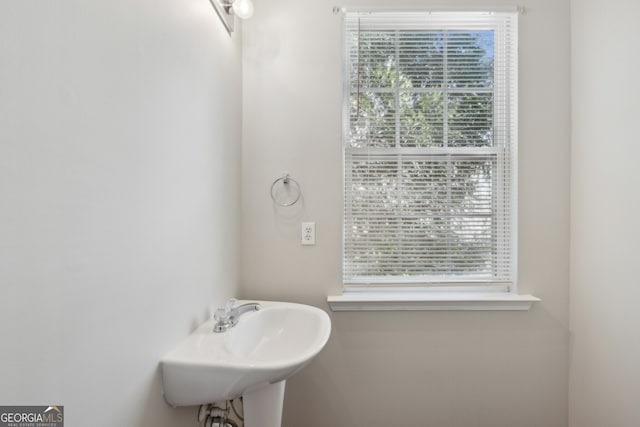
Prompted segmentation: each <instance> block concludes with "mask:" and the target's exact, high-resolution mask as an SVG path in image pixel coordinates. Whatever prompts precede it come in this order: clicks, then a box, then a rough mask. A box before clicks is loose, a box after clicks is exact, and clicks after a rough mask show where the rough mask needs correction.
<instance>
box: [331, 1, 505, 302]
mask: <svg viewBox="0 0 640 427" xmlns="http://www.w3.org/2000/svg"><path fill="white" fill-rule="evenodd" d="M344 37H345V39H344V45H345V57H344V58H345V67H344V79H345V99H344V113H343V122H344V135H343V149H344V236H343V246H344V247H343V280H344V284H345V287H346V288H357V287H362V286H366V287H367V288H368V287H376V286H382V287H393V288H394V289H395V288H398V287H408V286H421V287H423V286H438V287H439V286H452V285H453V286H456V285H457V286H464V287H467V286H473V287H475V286H482V287H483V288H486V287H489V288H495V289H500V290H505V289H507V290H511V291H514V289H513V286H514V284H515V260H516V256H515V251H516V244H515V238H516V236H515V221H516V215H515V209H516V203H515V201H516V198H515V197H516V196H515V190H516V167H515V166H516V163H515V162H516V139H517V125H516V118H517V112H516V107H517V96H516V95H517V94H516V83H517V82H516V78H517V61H516V58H517V15H516V13H502V12H496V13H485V12H465V13H462V12H431V13H415V12H411V13H409V12H403V13H399V12H398V13H389V12H385V13H382V12H379V13H378V12H374V13H351V12H350V13H347V14H346V16H345V32H344ZM476 289H477V288H476Z"/></svg>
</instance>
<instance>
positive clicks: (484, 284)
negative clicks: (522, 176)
mask: <svg viewBox="0 0 640 427" xmlns="http://www.w3.org/2000/svg"><path fill="white" fill-rule="evenodd" d="M405 13H406V12H405ZM435 13H441V12H435ZM444 13H455V14H460V13H465V12H444ZM469 13H477V12H475V11H469ZM485 13H486V12H485ZM496 13H508V14H509V15H510V17H511V19H512V20H513V24H512V25H514V26H515V29H514V30H513V33H514V34H513V35H512V41H511V42H512V47H513V49H514V50H515V52H512V53H511V54H512V57H511V58H510V59H511V61H514V62H513V64H512V68H514V70H513V73H512V74H511V75H510V78H511V79H514V80H515V81H514V82H513V86H512V88H515V93H510V94H509V98H510V103H511V104H510V108H509V111H508V112H509V114H510V120H509V124H508V126H515V129H508V130H507V131H508V132H510V138H509V140H510V144H511V148H510V150H511V154H510V160H509V161H510V167H511V171H512V173H511V175H510V176H509V179H510V180H511V182H510V185H511V190H510V197H511V200H510V207H509V210H510V213H509V215H510V218H509V219H510V225H509V226H510V227H511V233H510V238H511V250H510V260H511V261H510V266H511V277H510V279H511V280H509V281H507V282H502V281H501V282H495V281H479V282H474V281H468V280H466V281H464V280H463V281H423V280H417V281H416V280H394V279H393V278H394V277H396V276H389V277H390V279H391V280H385V279H375V278H372V277H370V278H365V279H360V280H347V279H345V274H344V269H345V262H346V258H345V257H346V254H345V247H346V231H345V228H346V222H345V219H346V212H347V197H346V196H347V192H346V182H347V181H346V180H347V173H348V172H347V144H348V143H349V130H350V117H349V103H350V91H351V86H350V76H349V61H350V58H349V56H348V52H347V48H346V45H347V37H348V34H347V26H346V19H345V24H344V26H343V37H342V40H343V43H344V44H345V46H344V48H343V50H342V51H343V55H344V57H343V67H344V68H343V84H344V87H343V91H344V94H343V103H344V104H343V134H342V150H343V167H342V170H343V187H342V189H343V235H342V269H343V284H342V286H343V289H342V290H343V295H346V294H351V295H350V296H349V298H351V300H352V301H351V302H353V298H355V299H358V298H360V299H362V298H363V295H368V296H367V297H364V299H368V300H370V301H377V302H376V304H379V302H380V301H378V300H379V299H380V298H382V299H384V298H386V297H385V295H386V296H388V295H390V294H393V295H394V296H393V298H392V300H394V301H395V302H396V303H397V302H398V298H399V297H400V298H401V299H407V298H408V299H409V300H411V301H416V300H425V298H426V299H427V300H428V301H432V300H433V298H435V299H436V300H442V298H445V299H448V298H449V299H450V297H449V295H453V294H452V292H454V293H456V296H455V297H451V298H454V301H457V302H459V301H460V298H462V299H463V300H464V299H468V295H471V294H475V295H480V294H482V295H483V297H482V298H481V300H482V301H484V302H486V301H487V300H486V295H487V294H490V295H493V297H494V298H498V299H499V300H501V298H502V297H504V295H499V294H505V293H506V294H509V295H510V296H511V297H519V296H518V295H517V206H516V204H517V168H516V166H517V46H518V44H517V14H516V13H514V11H508V12H496ZM443 29H444V28H443ZM451 30H456V28H455V26H452V27H451ZM494 35H495V37H498V36H501V35H499V32H496V33H494ZM514 56H515V58H514ZM445 86H446V85H445ZM499 86H500V85H498V84H497V83H496V84H494V88H493V91H494V93H495V92H496V91H498V90H500V88H499ZM396 90H400V88H397V89H396ZM494 96H495V95H494ZM501 96H502V95H501ZM493 102H495V100H494V101H493ZM445 114H447V113H446V112H445ZM512 122H515V123H512ZM496 128H497V126H495V123H494V130H496ZM505 129H506V127H505ZM492 149H493V150H494V151H495V150H499V149H500V147H492ZM500 167H501V166H498V172H499V173H498V174H497V176H498V177H501V176H503V173H502V172H501V171H500V170H499V168H500ZM498 203H499V201H498ZM500 226H501V227H502V226H504V225H500ZM416 295H417V296H416ZM409 297H411V298H409ZM524 297H527V296H524ZM529 297H530V296H529ZM330 298H334V300H333V302H334V303H335V302H336V301H338V300H335V298H337V297H330ZM531 298H534V299H535V300H537V299H536V298H535V297H531ZM516 299H519V298H516ZM344 301H345V300H343V302H344ZM501 301H502V300H501ZM494 302H495V301H494ZM511 302H512V301H511ZM523 302H526V303H527V304H528V305H529V306H530V302H531V301H530V299H527V298H525V300H524V301H523ZM376 304H374V305H376ZM427 305H430V304H427ZM454 305H455V304H454ZM332 308H333V306H332ZM476 309H477V308H476Z"/></svg>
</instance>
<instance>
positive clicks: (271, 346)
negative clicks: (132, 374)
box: [160, 301, 331, 427]
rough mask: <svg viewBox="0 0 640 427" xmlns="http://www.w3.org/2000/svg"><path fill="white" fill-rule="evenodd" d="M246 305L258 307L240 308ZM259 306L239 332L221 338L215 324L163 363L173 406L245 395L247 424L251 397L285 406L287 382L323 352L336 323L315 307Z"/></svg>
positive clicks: (203, 328)
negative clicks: (269, 399)
mask: <svg viewBox="0 0 640 427" xmlns="http://www.w3.org/2000/svg"><path fill="white" fill-rule="evenodd" d="M244 302H255V301H240V302H239V303H240V304H242V303H244ZM257 302H259V303H260V305H261V306H262V308H261V309H260V310H258V311H253V312H249V313H245V314H243V315H241V316H240V319H239V322H238V324H237V325H236V326H235V327H233V328H231V329H229V330H228V331H226V332H221V333H216V332H213V326H214V324H215V321H214V320H213V319H211V320H209V321H207V322H205V323H204V324H203V325H201V326H200V327H199V328H198V329H196V330H195V331H194V332H193V333H192V334H191V335H189V336H188V337H187V338H186V339H185V340H184V341H183V342H182V343H180V344H179V345H178V346H177V347H176V348H175V349H174V350H173V351H171V352H170V353H168V354H167V355H166V356H164V357H163V358H162V361H161V362H160V364H161V367H162V385H163V391H164V396H165V399H166V401H167V402H168V403H169V404H170V405H172V406H187V405H203V404H207V403H213V402H219V401H223V400H229V399H234V398H236V397H239V396H243V395H244V396H245V405H244V406H245V418H246V416H247V415H250V414H248V413H247V412H248V411H249V412H250V411H251V408H250V406H251V400H252V399H251V398H250V399H247V397H251V396H258V397H259V399H257V400H260V401H261V402H263V403H264V402H265V399H264V397H265V396H264V395H265V394H267V395H271V394H273V395H274V399H272V400H273V401H274V402H275V403H274V404H276V405H277V402H278V401H280V406H281V405H282V397H283V396H284V382H285V380H286V379H287V378H289V377H290V376H291V375H293V374H295V373H296V372H298V371H299V370H300V369H302V368H303V367H304V366H305V365H306V364H308V363H309V362H310V361H311V360H312V359H313V358H314V357H315V356H316V355H317V354H318V353H319V352H320V351H321V350H322V348H323V347H324V346H325V344H326V343H327V340H328V339H329V334H330V332H331V321H330V320H329V316H328V315H327V313H325V312H324V311H323V310H320V309H318V308H316V307H311V306H307V305H302V304H294V303H286V302H273V301H257ZM274 384H279V386H278V387H277V390H275V388H274V387H270V386H271V385H274ZM267 400H268V399H267ZM256 406H259V405H258V404H256ZM262 406H264V405H262ZM276 409H277V408H276ZM281 409H282V408H281V407H280V408H279V410H280V412H281ZM276 412H277V411H276ZM276 415H277V414H276ZM260 417H262V415H260ZM250 418H251V417H250ZM262 420H264V418H262ZM245 421H246V423H245V424H246V425H247V427H251V426H250V423H249V420H248V419H246V420H245ZM263 425H264V424H263ZM273 425H279V422H277V423H274V424H273Z"/></svg>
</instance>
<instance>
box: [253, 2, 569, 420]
mask: <svg viewBox="0 0 640 427" xmlns="http://www.w3.org/2000/svg"><path fill="white" fill-rule="evenodd" d="M358 4H362V5H365V6H372V5H376V4H377V5H389V1H388V0H373V1H372V0H362V1H359V0H355V1H351V2H349V3H348V5H358ZM393 4H394V5H399V6H401V5H405V6H410V5H418V6H422V7H425V3H424V2H423V1H421V0H404V1H402V2H393ZM441 4H442V2H441ZM446 4H449V5H453V6H455V5H462V6H465V5H466V6H469V5H472V6H473V5H488V6H495V5H500V4H513V3H511V2H507V1H495V0H493V1H490V2H486V1H484V0H471V1H470V0H459V1H458V0H456V1H449V2H446ZM335 5H336V2H335V1H329V0H322V1H321V0H313V1H312V0H268V1H267V0H264V1H260V2H258V1H256V12H255V15H254V17H253V18H252V19H251V20H250V21H248V22H247V23H246V25H245V26H244V29H243V58H244V63H243V67H244V68H243V75H244V80H243V90H244V97H243V120H244V124H243V128H244V133H243V153H242V162H243V172H242V206H243V207H242V249H241V254H242V255H241V282H242V296H243V297H245V298H256V299H257V298H264V299H284V300H290V301H299V302H304V303H307V304H312V305H316V306H319V307H322V308H324V309H328V307H327V305H326V302H325V299H326V296H327V295H329V294H337V293H339V292H340V289H341V273H340V271H341V259H340V253H341V243H340V236H341V230H340V229H341V214H342V200H341V194H342V192H341V171H340V167H341V140H340V135H341V127H340V126H341V125H340V120H341V105H342V76H341V58H342V57H341V24H340V17H339V15H334V14H333V13H332V11H331V10H332V7H333V6H335ZM526 6H527V7H528V9H529V10H528V13H527V14H525V15H522V16H521V18H520V152H519V160H520V176H519V178H520V183H519V193H520V201H519V236H520V244H519V264H520V265H519V267H520V268H519V282H520V289H521V291H522V292H523V293H529V292H531V293H534V294H535V295H537V296H539V297H541V298H542V299H543V300H544V302H542V303H539V304H537V305H535V306H534V308H533V309H532V310H531V311H530V312H525V313H500V312H375V313H332V320H333V332H332V337H331V340H330V341H329V344H328V346H327V347H326V349H325V350H324V351H323V353H321V355H320V356H319V357H318V359H316V360H315V361H314V362H313V363H312V364H311V365H310V366H309V367H308V368H306V369H305V370H304V371H302V372H301V373H300V374H298V375H297V376H295V377H293V378H292V379H291V380H290V381H289V382H288V385H287V393H286V397H285V410H284V424H283V425H284V427H298V426H305V427H320V426H323V427H324V426H329V425H330V426H336V427H347V426H349V427H370V426H376V427H377V426H383V425H402V426H427V425H430V426H438V427H461V426H465V427H467V426H474V427H513V426H544V427H566V425H567V422H568V421H567V418H568V415H567V405H568V404H567V400H568V397H567V388H568V367H567V358H568V354H567V353H568V317H569V313H568V304H569V302H568V287H569V285H568V282H569V259H568V254H569V233H568V230H569V174H570V173H569V165H570V158H569V154H570V153H569V148H570V51H569V47H570V28H569V23H570V17H569V0H530V1H528V2H527V4H526ZM283 171H289V172H290V173H291V174H292V176H293V177H294V178H296V179H298V180H299V182H300V184H301V186H302V190H303V195H304V200H303V201H302V203H300V204H299V205H297V207H295V208H290V209H275V208H274V207H273V204H272V202H271V200H270V198H269V186H270V185H271V182H272V181H273V180H274V179H275V178H276V177H278V176H279V175H280V174H281V173H282V172H283ZM302 220H311V221H315V222H316V224H317V225H316V227H317V245H316V246H311V247H302V246H300V221H302Z"/></svg>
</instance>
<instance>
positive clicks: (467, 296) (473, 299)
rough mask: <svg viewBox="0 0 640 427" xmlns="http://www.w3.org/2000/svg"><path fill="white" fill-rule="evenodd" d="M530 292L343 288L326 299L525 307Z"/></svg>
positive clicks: (372, 304) (371, 304)
mask: <svg viewBox="0 0 640 427" xmlns="http://www.w3.org/2000/svg"><path fill="white" fill-rule="evenodd" d="M538 301H541V300H540V298H537V297H535V296H533V295H518V294H515V293H511V292H510V293H506V292H479V291H478V290H473V291H453V292H451V291H450V292H444V291H442V292H440V291H434V290H432V289H429V290H428V291H400V292H398V291H397V290H394V291H391V292H382V291H376V292H358V291H355V292H354V291H351V290H349V291H346V292H343V294H342V295H330V296H328V297H327V303H328V304H329V307H330V308H331V311H431V310H436V311H443V310H447V311H462V310H472V311H495V310H500V311H502V310H508V311H527V310H529V309H530V308H531V305H532V304H533V303H534V302H538Z"/></svg>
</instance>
